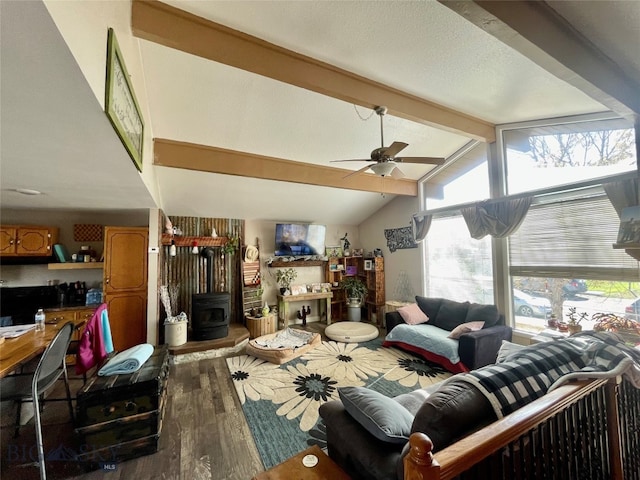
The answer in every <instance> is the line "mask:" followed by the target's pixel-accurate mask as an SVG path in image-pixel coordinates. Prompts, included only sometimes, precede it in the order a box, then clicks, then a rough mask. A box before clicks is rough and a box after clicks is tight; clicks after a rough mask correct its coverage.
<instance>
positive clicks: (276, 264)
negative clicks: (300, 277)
mask: <svg viewBox="0 0 640 480" xmlns="http://www.w3.org/2000/svg"><path fill="white" fill-rule="evenodd" d="M326 263H327V262H326V261H325V260H294V261H293V262H283V261H282V260H274V261H273V262H271V263H269V264H268V265H267V266H268V267H272V268H287V267H324V266H325V265H326Z"/></svg>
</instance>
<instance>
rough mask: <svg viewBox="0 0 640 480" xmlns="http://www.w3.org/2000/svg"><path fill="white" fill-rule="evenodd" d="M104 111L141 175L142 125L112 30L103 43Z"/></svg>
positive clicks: (140, 115) (111, 29) (138, 108)
mask: <svg viewBox="0 0 640 480" xmlns="http://www.w3.org/2000/svg"><path fill="white" fill-rule="evenodd" d="M104 108H105V111H106V113H107V117H109V120H110V121H111V124H112V125H113V128H114V129H115V130H116V133H117V134H118V136H119V137H120V140H122V143H123V144H124V146H125V148H126V149H127V152H129V155H130V156H131V159H132V160H133V163H135V165H136V168H137V169H138V170H139V171H142V144H143V138H144V135H143V134H144V121H143V119H142V114H141V113H140V107H139V106H138V102H137V101H136V96H135V94H134V92H133V87H132V86H131V82H130V81H129V74H128V73H127V69H126V67H125V65H124V60H123V58H122V53H120V47H118V42H117V40H116V34H115V32H114V31H113V28H110V29H109V34H108V39H107V84H106V89H105V104H104Z"/></svg>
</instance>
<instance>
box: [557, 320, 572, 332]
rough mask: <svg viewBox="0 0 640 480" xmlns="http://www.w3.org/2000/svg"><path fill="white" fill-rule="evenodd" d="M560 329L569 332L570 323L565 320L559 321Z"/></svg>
mask: <svg viewBox="0 0 640 480" xmlns="http://www.w3.org/2000/svg"><path fill="white" fill-rule="evenodd" d="M558 331H559V332H568V331H569V325H567V324H566V323H563V322H559V323H558Z"/></svg>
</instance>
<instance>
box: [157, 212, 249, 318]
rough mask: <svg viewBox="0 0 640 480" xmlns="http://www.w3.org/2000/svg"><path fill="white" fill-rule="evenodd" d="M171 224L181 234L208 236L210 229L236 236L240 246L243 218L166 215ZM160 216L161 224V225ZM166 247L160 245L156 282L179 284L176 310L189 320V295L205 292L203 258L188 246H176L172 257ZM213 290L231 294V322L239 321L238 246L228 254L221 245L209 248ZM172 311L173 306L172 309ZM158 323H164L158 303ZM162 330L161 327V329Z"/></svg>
mask: <svg viewBox="0 0 640 480" xmlns="http://www.w3.org/2000/svg"><path fill="white" fill-rule="evenodd" d="M169 218H170V220H171V223H172V224H173V226H174V227H178V228H180V229H181V230H182V234H183V235H185V236H201V237H209V236H211V232H212V229H214V228H215V230H216V233H217V234H218V236H220V237H238V238H239V245H240V247H241V246H242V245H244V220H238V219H231V218H200V217H176V216H170V217H169ZM165 221H166V217H165V216H164V215H163V218H162V219H161V224H162V225H163V228H164V225H165ZM169 248H170V247H168V246H163V247H161V249H162V252H160V262H161V268H160V271H161V272H162V274H161V279H160V285H174V284H178V285H179V296H178V308H177V312H174V314H175V313H180V312H185V313H186V314H187V316H188V317H189V319H191V295H192V294H194V293H206V292H207V268H208V266H207V261H208V259H206V258H204V257H203V256H202V255H200V254H198V255H194V254H193V253H191V250H192V247H176V249H177V254H176V256H175V257H171V256H170V255H169ZM213 248H214V252H215V253H214V255H213V257H212V258H211V261H212V262H213V281H212V283H213V291H214V292H229V294H230V296H231V319H230V321H231V322H232V323H242V322H243V314H242V284H241V275H240V265H241V258H240V256H241V254H242V248H239V249H238V250H236V251H235V252H234V253H232V254H225V253H224V252H223V250H222V248H221V247H213ZM173 309H174V310H176V309H175V308H173ZM159 311H160V312H161V314H160V319H161V321H160V324H161V325H162V324H163V323H164V319H165V318H166V312H165V311H164V307H162V306H160V310H159ZM161 330H162V329H161Z"/></svg>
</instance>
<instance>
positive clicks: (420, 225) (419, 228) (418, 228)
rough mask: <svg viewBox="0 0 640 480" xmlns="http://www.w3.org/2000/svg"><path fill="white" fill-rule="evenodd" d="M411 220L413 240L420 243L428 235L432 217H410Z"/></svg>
mask: <svg viewBox="0 0 640 480" xmlns="http://www.w3.org/2000/svg"><path fill="white" fill-rule="evenodd" d="M412 218H413V239H414V241H416V242H421V241H422V240H424V239H425V237H426V236H427V233H429V228H431V220H433V215H424V216H421V217H416V216H414V217H412Z"/></svg>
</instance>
